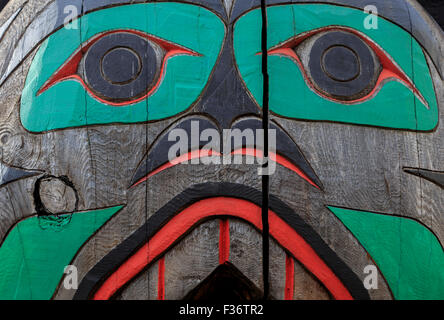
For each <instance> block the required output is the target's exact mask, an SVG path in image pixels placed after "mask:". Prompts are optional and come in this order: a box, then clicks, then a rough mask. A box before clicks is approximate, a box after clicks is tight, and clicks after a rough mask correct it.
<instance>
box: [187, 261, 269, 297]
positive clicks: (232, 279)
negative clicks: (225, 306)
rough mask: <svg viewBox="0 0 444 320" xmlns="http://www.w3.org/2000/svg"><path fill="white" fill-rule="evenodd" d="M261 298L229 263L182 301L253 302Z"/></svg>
mask: <svg viewBox="0 0 444 320" xmlns="http://www.w3.org/2000/svg"><path fill="white" fill-rule="evenodd" d="M262 297H263V293H262V291H261V290H260V289H259V288H258V287H256V285H255V284H254V283H253V282H251V280H250V279H248V278H247V277H246V276H245V275H244V274H243V273H242V272H240V271H239V269H237V268H236V267H235V266H234V265H233V264H231V263H230V262H225V263H224V264H222V265H220V266H218V267H217V268H216V269H214V271H213V272H212V273H211V274H210V275H209V276H208V277H206V278H205V279H204V280H203V281H202V282H201V283H199V284H198V285H197V286H196V287H195V288H194V289H192V290H191V291H190V292H188V294H187V295H186V296H185V297H184V298H183V299H182V300H184V301H214V302H220V301H233V302H234V301H252V300H253V301H254V300H260V299H262Z"/></svg>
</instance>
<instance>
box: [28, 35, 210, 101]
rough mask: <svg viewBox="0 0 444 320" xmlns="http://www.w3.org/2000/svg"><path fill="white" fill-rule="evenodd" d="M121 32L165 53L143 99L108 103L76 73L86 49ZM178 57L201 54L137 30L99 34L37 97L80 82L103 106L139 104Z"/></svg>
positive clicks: (52, 78)
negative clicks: (65, 83) (62, 84)
mask: <svg viewBox="0 0 444 320" xmlns="http://www.w3.org/2000/svg"><path fill="white" fill-rule="evenodd" d="M122 32H126V33H133V34H136V35H138V36H140V37H143V38H145V39H148V40H150V41H153V42H154V43H156V44H157V45H159V46H160V47H161V48H162V49H163V50H164V51H165V52H166V54H165V56H164V57H163V60H162V66H161V69H160V76H159V78H158V79H157V82H156V84H155V85H154V86H153V88H151V90H150V91H148V92H147V93H146V94H145V95H144V96H143V97H140V98H137V99H134V100H129V101H124V102H112V101H108V100H105V99H103V98H101V97H99V96H97V95H96V94H95V93H94V92H93V91H92V90H91V89H90V88H89V87H88V85H87V84H86V83H85V81H84V80H83V79H82V78H81V77H80V76H79V74H78V73H77V70H78V67H79V63H80V61H81V60H82V58H83V55H84V54H85V53H86V52H88V49H89V48H90V47H91V46H92V45H93V44H94V43H96V42H97V41H98V40H100V39H101V38H103V37H104V36H107V35H109V34H113V33H122ZM178 55H190V56H202V55H201V54H199V53H197V52H194V51H192V50H190V49H186V48H183V47H181V46H179V45H177V44H174V43H171V42H168V41H166V40H163V39H161V38H158V37H155V36H152V35H149V34H146V33H144V32H140V31H137V30H113V31H109V32H105V33H101V34H99V35H97V36H96V37H93V38H92V39H90V40H89V41H88V42H87V43H86V44H84V46H83V47H82V46H81V47H80V48H79V49H77V50H76V51H75V53H74V54H73V55H72V56H71V58H70V59H68V61H67V62H65V64H64V65H63V66H62V67H61V68H60V69H59V70H58V71H56V72H55V73H54V75H52V76H51V78H50V79H49V80H48V81H47V82H46V83H45V84H44V85H43V86H42V88H40V89H39V91H38V92H37V96H39V95H40V94H42V93H43V92H44V91H46V90H48V89H49V88H51V87H52V86H54V85H55V84H57V83H60V82H62V81H65V80H75V81H78V82H80V83H81V84H82V86H83V87H84V88H85V90H86V91H87V92H88V93H89V94H90V95H91V96H92V97H93V98H94V99H96V100H99V101H100V102H102V103H104V104H108V105H112V106H126V105H129V104H134V103H137V102H140V101H142V100H145V99H146V98H147V97H149V96H151V95H152V94H153V93H154V92H155V91H156V90H157V89H158V88H159V86H160V84H161V83H162V80H163V78H164V76H165V70H166V65H167V62H168V60H169V59H170V58H172V57H174V56H178Z"/></svg>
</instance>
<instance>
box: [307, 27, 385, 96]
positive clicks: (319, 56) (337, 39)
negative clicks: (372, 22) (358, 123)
mask: <svg viewBox="0 0 444 320" xmlns="http://www.w3.org/2000/svg"><path fill="white" fill-rule="evenodd" d="M309 58H310V60H309V72H310V77H311V79H312V82H313V84H314V86H315V87H316V89H317V90H318V91H319V92H321V93H322V94H324V95H326V96H329V97H332V98H334V99H337V100H341V101H353V100H357V99H359V98H362V97H365V96H366V95H368V94H369V93H370V92H371V90H372V89H373V88H374V87H375V85H376V81H377V79H378V76H379V73H380V64H379V61H378V60H377V58H376V57H375V55H374V53H373V50H372V49H371V48H370V47H369V46H368V45H367V44H366V43H365V42H364V40H363V39H361V38H360V37H359V36H358V35H356V34H354V33H351V32H347V31H342V30H341V31H336V30H335V31H329V32H326V33H324V34H322V35H321V36H320V37H319V38H318V39H317V40H316V41H315V42H314V44H313V47H312V48H311V51H310V55H309Z"/></svg>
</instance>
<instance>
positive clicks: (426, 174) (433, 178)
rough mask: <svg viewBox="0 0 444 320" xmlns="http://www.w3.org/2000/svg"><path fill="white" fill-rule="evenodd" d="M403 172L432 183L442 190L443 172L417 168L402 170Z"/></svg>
mask: <svg viewBox="0 0 444 320" xmlns="http://www.w3.org/2000/svg"><path fill="white" fill-rule="evenodd" d="M404 171H405V172H407V173H410V174H413V175H415V176H418V177H421V178H423V179H426V180H428V181H430V182H433V183H434V184H436V185H438V186H440V187H441V188H443V189H444V172H440V171H432V170H426V169H419V168H404Z"/></svg>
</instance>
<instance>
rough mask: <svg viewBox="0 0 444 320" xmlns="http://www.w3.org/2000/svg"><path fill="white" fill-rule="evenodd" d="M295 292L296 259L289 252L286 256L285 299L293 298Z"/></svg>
mask: <svg viewBox="0 0 444 320" xmlns="http://www.w3.org/2000/svg"><path fill="white" fill-rule="evenodd" d="M293 293H294V260H293V258H292V257H291V256H289V255H288V254H287V256H286V258H285V294H284V299H285V300H293Z"/></svg>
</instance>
